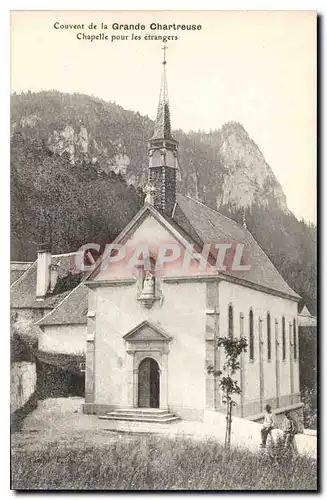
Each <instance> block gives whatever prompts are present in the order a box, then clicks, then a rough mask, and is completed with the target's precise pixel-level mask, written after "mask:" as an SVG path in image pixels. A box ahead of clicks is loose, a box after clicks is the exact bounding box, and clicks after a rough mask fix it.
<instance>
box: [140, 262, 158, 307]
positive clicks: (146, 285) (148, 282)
mask: <svg viewBox="0 0 327 500" xmlns="http://www.w3.org/2000/svg"><path fill="white" fill-rule="evenodd" d="M155 299H156V297H155V278H154V276H153V274H152V273H151V272H150V271H147V272H146V275H145V278H144V281H143V287H142V292H141V295H140V299H139V300H141V302H143V304H144V305H145V307H148V308H150V307H151V306H152V304H153V302H154V301H155Z"/></svg>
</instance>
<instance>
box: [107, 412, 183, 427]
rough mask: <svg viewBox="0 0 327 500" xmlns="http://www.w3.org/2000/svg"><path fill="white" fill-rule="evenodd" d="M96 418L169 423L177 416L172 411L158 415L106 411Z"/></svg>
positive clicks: (176, 419) (176, 418)
mask: <svg viewBox="0 0 327 500" xmlns="http://www.w3.org/2000/svg"><path fill="white" fill-rule="evenodd" d="M98 418H100V419H101V420H116V421H120V422H144V423H149V424H171V423H172V422H177V421H178V420H179V418H178V417H176V416H175V415H173V414H172V413H167V415H164V416H160V417H154V416H153V417H151V416H141V415H123V414H122V415H119V414H112V413H108V414H107V415H99V416H98Z"/></svg>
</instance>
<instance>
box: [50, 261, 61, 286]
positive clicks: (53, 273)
mask: <svg viewBox="0 0 327 500" xmlns="http://www.w3.org/2000/svg"><path fill="white" fill-rule="evenodd" d="M59 266H60V262H57V264H51V265H50V292H51V293H52V292H53V290H54V289H55V286H56V284H57V281H58V268H59Z"/></svg>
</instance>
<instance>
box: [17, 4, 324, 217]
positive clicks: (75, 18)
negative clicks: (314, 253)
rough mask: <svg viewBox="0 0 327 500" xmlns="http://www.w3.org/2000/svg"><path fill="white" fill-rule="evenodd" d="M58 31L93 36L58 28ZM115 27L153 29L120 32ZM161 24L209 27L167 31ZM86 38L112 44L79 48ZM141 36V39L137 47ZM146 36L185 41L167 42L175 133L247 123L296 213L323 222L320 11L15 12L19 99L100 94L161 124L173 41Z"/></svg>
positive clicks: (249, 130)
mask: <svg viewBox="0 0 327 500" xmlns="http://www.w3.org/2000/svg"><path fill="white" fill-rule="evenodd" d="M101 22H102V23H104V24H106V25H107V27H108V29H101ZM55 23H59V25H69V24H84V29H79V28H77V29H73V28H69V29H55V27H54V24H55ZM90 23H94V24H96V25H97V29H89V25H90ZM113 23H119V24H134V25H136V24H137V23H141V24H144V25H145V27H146V29H145V30H136V29H134V30H114V29H113V28H112V25H113ZM151 23H159V24H173V23H176V24H195V25H201V27H202V28H201V29H200V30H192V31H185V30H181V29H178V30H169V31H160V30H159V31H158V30H151V29H150V28H149V25H150V24H151ZM78 33H85V34H86V35H101V34H103V35H106V36H108V40H94V41H93V42H91V41H89V40H78V39H77V37H76V35H77V34H78ZM133 33H134V35H136V36H140V37H141V40H135V39H133V40H132V34H133ZM146 35H150V36H158V35H168V36H171V37H175V36H177V37H178V39H177V40H168V41H167V42H166V45H167V46H168V49H167V56H166V57H167V75H168V86H169V99H170V108H171V116H172V126H173V128H175V129H177V128H180V129H183V130H184V131H185V132H187V131H188V130H199V129H200V130H203V131H209V130H210V129H218V128H221V126H222V125H223V124H224V123H226V122H228V121H237V122H240V123H241V124H242V125H243V126H244V128H245V129H246V131H247V132H248V134H249V135H250V137H251V138H252V139H253V140H254V141H255V142H256V144H257V145H258V146H259V148H260V150H261V151H262V153H263V155H264V157H265V159H266V161H267V163H268V164H269V165H270V166H271V168H272V170H273V171H274V173H275V175H276V177H277V179H278V181H279V182H280V184H281V185H282V187H283V190H284V193H285V195H286V197H287V203H288V206H289V208H290V210H292V211H293V213H294V214H295V215H296V217H298V218H300V219H301V218H304V220H306V221H308V222H314V223H315V222H316V14H315V12H310V11H248V12H245V11H211V12H210V11H154V12H149V11H143V12H142V11H134V12H133V11H129V12H126V11H125V12H119V11H27V12H24V11H19V12H12V15H11V91H12V92H14V91H15V92H22V91H24V92H25V91H27V90H31V91H39V90H49V89H57V90H60V91H62V92H79V93H85V94H88V95H91V94H92V95H94V96H97V97H100V98H102V99H104V100H106V101H114V102H116V103H117V104H120V105H121V106H122V107H124V108H125V109H131V110H134V111H139V112H140V113H141V114H143V115H148V116H149V117H150V118H152V119H154V118H155V115H156V108H157V102H158V96H159V85H160V77H161V68H162V66H161V61H162V55H163V51H162V50H161V48H162V46H163V42H162V41H161V40H145V39H144V36H146ZM112 36H120V37H121V36H125V37H126V36H127V37H128V39H125V40H122V39H120V40H117V39H116V40H113V41H112V40H111V37H112ZM108 126H110V124H108Z"/></svg>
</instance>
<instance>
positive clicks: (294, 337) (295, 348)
mask: <svg viewBox="0 0 327 500" xmlns="http://www.w3.org/2000/svg"><path fill="white" fill-rule="evenodd" d="M293 348H294V360H296V358H297V337H296V321H295V318H294V319H293Z"/></svg>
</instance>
